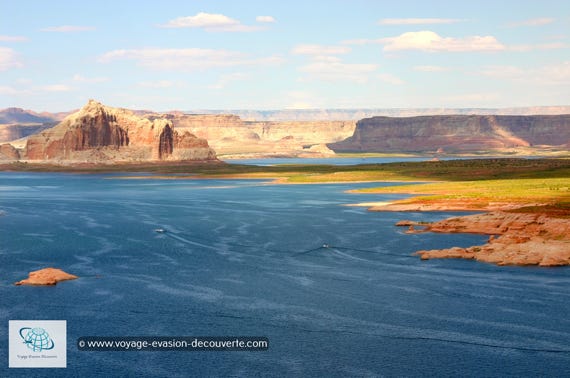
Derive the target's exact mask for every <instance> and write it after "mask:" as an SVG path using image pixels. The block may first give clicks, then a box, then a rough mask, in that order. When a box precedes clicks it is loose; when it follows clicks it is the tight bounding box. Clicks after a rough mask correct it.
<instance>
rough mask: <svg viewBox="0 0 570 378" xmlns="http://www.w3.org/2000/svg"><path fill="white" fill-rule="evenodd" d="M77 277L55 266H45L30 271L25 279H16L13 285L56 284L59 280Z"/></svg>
mask: <svg viewBox="0 0 570 378" xmlns="http://www.w3.org/2000/svg"><path fill="white" fill-rule="evenodd" d="M76 278H78V277H77V276H75V275H73V274H69V273H66V272H64V271H63V270H61V269H57V268H45V269H40V270H36V271H33V272H30V274H29V276H28V278H27V279H25V280H21V281H18V282H16V283H14V285H17V286H20V285H32V286H42V285H47V286H51V285H56V284H57V283H58V282H61V281H68V280H74V279H76Z"/></svg>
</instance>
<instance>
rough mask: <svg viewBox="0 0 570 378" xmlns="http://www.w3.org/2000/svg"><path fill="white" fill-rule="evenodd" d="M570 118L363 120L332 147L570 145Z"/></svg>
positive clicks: (369, 149) (409, 148) (406, 148)
mask: <svg viewBox="0 0 570 378" xmlns="http://www.w3.org/2000/svg"><path fill="white" fill-rule="evenodd" d="M568 143H570V115H567V114H566V115H536V116H494V115H487V116H481V115H443V116H422V117H404V118H390V117H373V118H366V119H363V120H360V121H358V123H357V124H356V130H355V131H354V135H352V136H351V137H350V138H348V139H346V140H344V141H342V142H339V143H333V144H329V147H330V148H331V149H333V150H334V151H343V152H345V151H346V152H348V151H363V152H384V151H410V152H412V151H413V152H416V151H437V150H439V151H445V152H463V151H481V150H498V149H505V148H516V147H534V146H537V145H542V146H565V145H567V144H568Z"/></svg>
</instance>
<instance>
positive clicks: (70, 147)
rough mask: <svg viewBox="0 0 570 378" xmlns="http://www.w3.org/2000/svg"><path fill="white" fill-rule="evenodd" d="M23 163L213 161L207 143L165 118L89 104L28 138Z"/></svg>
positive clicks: (213, 156)
mask: <svg viewBox="0 0 570 378" xmlns="http://www.w3.org/2000/svg"><path fill="white" fill-rule="evenodd" d="M22 158H24V159H26V160H61V161H87V162H109V163H113V162H118V161H149V160H150V161H158V160H211V159H215V153H214V151H213V150H212V149H211V148H209V146H208V142H207V141H205V140H201V139H199V138H197V137H196V136H194V135H192V134H190V133H182V134H179V133H178V132H177V131H175V130H174V126H173V124H172V122H171V121H169V120H167V119H155V120H150V119H147V118H141V117H138V116H136V115H135V114H134V113H133V112H131V111H129V110H126V109H118V108H111V107H107V106H103V105H102V104H101V103H99V102H97V101H94V100H90V101H89V102H88V103H87V104H86V105H85V106H84V107H83V108H82V109H81V110H79V111H78V112H76V113H74V114H71V115H69V116H68V117H66V118H65V119H64V120H63V121H62V122H61V123H59V124H58V125H57V126H55V127H53V128H51V129H48V130H45V131H43V132H41V133H39V134H36V135H33V136H30V137H29V138H28V140H27V144H26V147H25V149H24V151H23V152H22Z"/></svg>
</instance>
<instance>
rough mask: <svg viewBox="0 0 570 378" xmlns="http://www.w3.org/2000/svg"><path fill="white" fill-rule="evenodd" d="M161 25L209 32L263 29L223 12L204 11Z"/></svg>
mask: <svg viewBox="0 0 570 378" xmlns="http://www.w3.org/2000/svg"><path fill="white" fill-rule="evenodd" d="M266 22H267V21H266ZM159 26H160V27H163V28H201V29H204V30H206V31H208V32H250V31H256V30H260V29H261V28H260V27H259V26H250V25H244V24H242V23H241V22H240V21H239V20H236V19H233V18H230V17H228V16H226V15H223V14H213V13H204V12H200V13H197V14H196V15H195V16H187V17H178V18H175V19H173V20H170V21H168V22H167V23H166V24H163V25H159Z"/></svg>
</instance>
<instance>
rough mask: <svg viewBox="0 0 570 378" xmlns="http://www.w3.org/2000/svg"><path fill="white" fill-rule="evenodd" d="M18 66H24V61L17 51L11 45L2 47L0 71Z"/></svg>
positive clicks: (0, 48)
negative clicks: (21, 60)
mask: <svg viewBox="0 0 570 378" xmlns="http://www.w3.org/2000/svg"><path fill="white" fill-rule="evenodd" d="M18 67H22V63H20V61H19V60H18V56H17V54H16V52H15V51H14V50H13V49H11V48H9V47H0V71H6V70H9V69H10V68H18Z"/></svg>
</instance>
